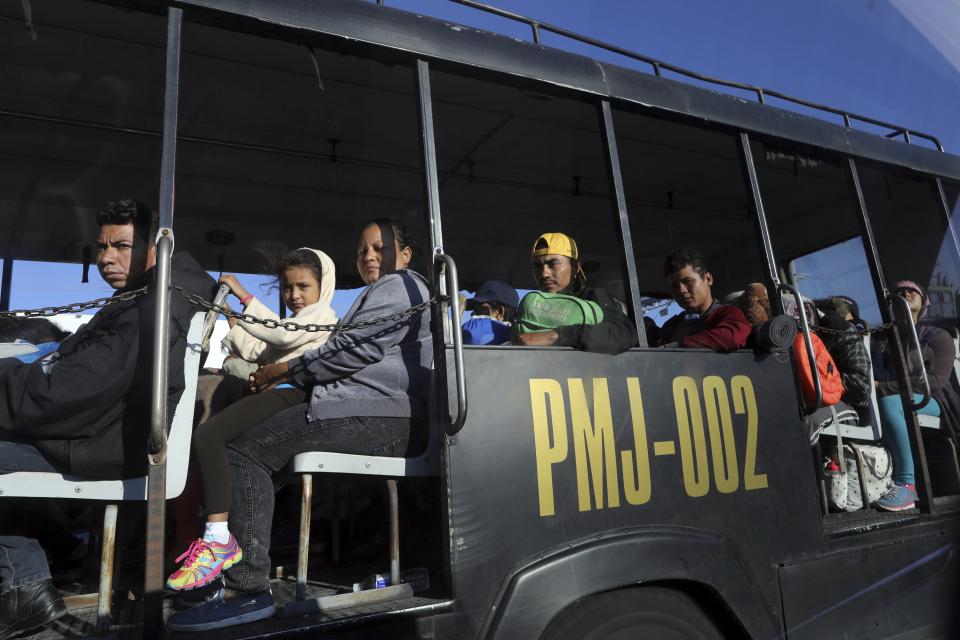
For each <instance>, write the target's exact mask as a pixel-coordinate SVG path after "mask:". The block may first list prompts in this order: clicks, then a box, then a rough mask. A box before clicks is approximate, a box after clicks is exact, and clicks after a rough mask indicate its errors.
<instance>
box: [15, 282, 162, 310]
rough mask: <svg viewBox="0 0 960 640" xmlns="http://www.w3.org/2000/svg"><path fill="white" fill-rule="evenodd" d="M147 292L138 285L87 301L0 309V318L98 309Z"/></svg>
mask: <svg viewBox="0 0 960 640" xmlns="http://www.w3.org/2000/svg"><path fill="white" fill-rule="evenodd" d="M146 293H147V287H145V286H144V287H140V288H139V289H134V290H133V291H124V292H123V293H116V294H114V295H112V296H110V297H109V298H97V299H96V300H90V301H89V302H71V303H69V304H65V305H63V306H60V307H41V308H39V309H17V310H16V311H0V318H48V317H50V316H57V315H60V314H62V313H80V312H81V311H88V310H90V309H100V308H102V307H106V306H109V305H111V304H117V303H119V302H126V301H128V300H133V299H134V298H139V297H140V296H142V295H145V294H146Z"/></svg>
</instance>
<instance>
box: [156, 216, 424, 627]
mask: <svg viewBox="0 0 960 640" xmlns="http://www.w3.org/2000/svg"><path fill="white" fill-rule="evenodd" d="M416 253H417V250H416V248H415V244H414V242H413V239H412V238H411V236H410V234H409V232H408V231H407V230H406V228H404V227H403V226H402V225H401V224H400V223H399V222H397V221H396V220H393V219H380V220H375V221H373V222H370V223H368V224H367V225H365V226H364V227H363V228H362V230H361V233H360V238H359V242H358V246H357V270H358V271H359V272H360V278H361V279H362V280H363V282H364V283H365V284H366V285H367V287H366V289H364V290H363V291H362V292H361V293H360V295H359V297H358V298H357V299H356V301H355V302H354V303H353V306H352V307H351V308H350V310H349V311H348V312H347V314H346V316H345V317H344V318H343V321H342V323H341V328H339V329H338V330H337V331H335V332H334V333H333V335H332V336H331V337H330V339H329V340H328V341H327V342H326V343H325V344H323V345H321V346H320V347H318V348H316V349H312V350H310V351H307V352H306V353H304V354H303V355H302V356H299V357H297V358H294V359H293V360H287V361H285V362H280V363H277V364H268V365H264V366H263V367H261V368H260V369H259V370H258V371H257V373H256V374H254V379H253V382H252V385H251V386H252V389H251V390H252V391H254V392H255V393H256V395H255V396H253V397H254V398H256V397H265V396H267V395H269V394H271V393H272V394H273V395H275V396H278V397H276V398H274V399H273V400H271V401H270V402H271V403H272V404H273V405H274V406H275V407H276V409H277V411H278V412H277V413H275V414H274V415H273V416H271V417H269V418H267V419H265V420H263V419H262V418H261V417H260V416H261V415H262V413H259V414H258V415H257V416H256V418H257V419H260V420H262V422H260V424H256V423H255V422H254V423H253V424H250V423H251V415H250V412H249V411H247V410H244V409H243V408H242V407H241V405H242V404H243V403H242V402H241V403H237V404H234V405H231V406H230V407H228V408H227V409H225V410H224V411H223V412H221V413H220V414H219V415H218V416H216V417H214V418H213V419H212V420H210V422H208V423H207V424H206V425H205V426H204V427H202V428H214V429H219V428H220V426H219V424H218V423H220V422H224V423H242V424H244V427H243V428H242V429H240V428H239V427H237V428H238V432H239V433H242V434H243V435H241V436H239V437H238V438H237V439H236V440H233V441H231V442H230V444H229V445H228V458H229V463H230V469H231V474H230V482H229V483H217V487H218V488H217V490H216V491H213V492H210V498H209V502H207V504H206V505H205V508H206V511H207V512H208V513H213V514H218V515H220V516H226V515H227V513H229V529H230V533H228V539H229V542H228V543H227V544H225V545H210V544H199V545H197V547H196V548H195V549H193V552H192V553H190V554H189V555H188V556H187V560H186V561H185V563H184V566H183V568H182V571H184V572H186V573H193V574H194V575H196V576H197V577H198V578H202V577H203V576H209V575H216V574H219V573H221V572H222V574H223V575H224V576H225V580H224V582H225V584H226V587H227V588H229V589H232V590H234V591H236V592H238V593H239V594H240V595H238V596H237V597H234V598H230V599H227V600H224V599H223V596H222V591H221V590H219V589H217V585H214V586H213V587H211V591H212V592H213V596H212V597H211V599H210V600H208V601H206V602H204V603H203V604H200V605H199V606H196V607H193V608H191V609H189V610H186V611H182V612H178V613H176V614H174V615H173V616H171V618H170V620H169V622H168V628H169V629H171V630H175V631H203V630H206V629H210V628H214V627H225V626H230V625H236V624H242V623H245V622H252V621H254V620H260V619H263V618H267V617H270V616H272V615H273V613H274V606H273V598H272V596H271V594H270V569H271V566H272V565H271V563H270V557H269V550H270V532H271V525H272V521H273V510H274V477H275V476H276V475H277V474H279V473H280V472H281V471H282V470H283V469H284V468H285V467H286V466H287V464H288V463H289V462H290V459H291V458H293V456H295V455H296V454H298V453H303V452H307V451H331V452H339V453H349V454H357V455H378V456H407V457H409V456H411V455H417V454H419V453H420V452H422V450H423V448H424V446H425V445H426V440H427V439H426V427H427V417H428V398H429V395H430V379H431V374H430V369H431V365H432V363H433V338H432V335H431V332H430V307H429V306H425V307H423V308H422V309H419V310H417V311H415V312H411V313H408V314H407V315H404V316H403V317H401V318H400V319H399V320H391V321H389V322H387V323H385V324H381V323H377V324H370V325H364V324H360V323H364V322H365V321H367V320H371V319H374V318H383V317H387V316H392V315H393V314H400V313H403V312H405V311H409V310H410V309H411V308H413V307H416V306H417V305H420V304H421V303H423V302H425V301H427V300H429V299H430V293H429V290H428V285H427V281H426V280H425V279H424V278H423V276H421V275H420V274H418V273H416V272H414V271H413V270H412V269H410V268H409V265H410V262H411V260H412V259H413V257H414V256H415V254H416ZM358 324H360V326H356V325H358ZM280 384H293V385H295V388H294V389H279V390H274V391H271V390H272V389H275V388H276V387H277V385H280ZM250 427H253V428H252V429H251V428H250ZM240 549H242V550H243V551H242V554H241V551H240ZM226 567H229V568H226ZM187 586H189V585H188V584H187V583H186V582H184V583H183V584H182V587H181V588H186V587H187Z"/></svg>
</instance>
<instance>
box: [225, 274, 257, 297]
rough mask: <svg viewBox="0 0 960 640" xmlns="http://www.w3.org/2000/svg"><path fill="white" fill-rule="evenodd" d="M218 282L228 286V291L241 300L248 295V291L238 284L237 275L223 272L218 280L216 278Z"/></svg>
mask: <svg viewBox="0 0 960 640" xmlns="http://www.w3.org/2000/svg"><path fill="white" fill-rule="evenodd" d="M218 282H219V283H220V284H225V285H227V286H228V287H230V293H232V294H233V295H235V296H237V298H239V299H240V300H243V299H244V298H246V297H247V296H248V295H250V292H249V291H247V290H246V289H245V288H244V287H243V285H242V284H240V281H239V280H237V276H235V275H233V274H232V273H225V274H223V275H222V276H220V280H218Z"/></svg>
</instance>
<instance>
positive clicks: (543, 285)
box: [530, 254, 573, 293]
mask: <svg viewBox="0 0 960 640" xmlns="http://www.w3.org/2000/svg"><path fill="white" fill-rule="evenodd" d="M530 267H531V268H532V269H533V279H534V280H535V281H536V283H537V287H538V288H539V289H540V291H546V292H547V293H556V292H558V291H563V290H564V289H566V288H567V287H568V286H570V280H571V278H573V263H572V262H571V261H570V258H568V257H567V256H558V255H554V254H547V255H545V256H539V257H537V258H534V259H533V260H531V261H530Z"/></svg>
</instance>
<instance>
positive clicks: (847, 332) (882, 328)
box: [798, 322, 893, 337]
mask: <svg viewBox="0 0 960 640" xmlns="http://www.w3.org/2000/svg"><path fill="white" fill-rule="evenodd" d="M798 326H799V323H798ZM852 326H853V325H851V327H852ZM891 329H893V323H892V322H888V323H887V324H881V325H878V326H876V327H870V328H869V329H852V328H851V329H829V328H827V327H810V330H811V331H813V332H814V333H825V334H827V335H834V336H860V337H863V336H868V335H870V334H876V333H885V332H887V331H890V330H891Z"/></svg>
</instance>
